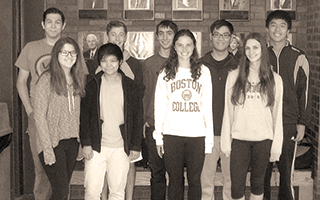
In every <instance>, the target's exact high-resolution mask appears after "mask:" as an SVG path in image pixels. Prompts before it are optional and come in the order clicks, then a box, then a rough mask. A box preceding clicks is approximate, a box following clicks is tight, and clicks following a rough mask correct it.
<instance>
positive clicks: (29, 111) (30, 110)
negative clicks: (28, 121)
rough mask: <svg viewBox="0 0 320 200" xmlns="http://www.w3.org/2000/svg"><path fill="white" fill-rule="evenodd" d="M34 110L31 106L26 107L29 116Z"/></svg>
mask: <svg viewBox="0 0 320 200" xmlns="http://www.w3.org/2000/svg"><path fill="white" fill-rule="evenodd" d="M32 112H33V109H32V108H30V109H28V110H27V109H26V113H27V115H28V117H29V116H30V114H31V113H32Z"/></svg>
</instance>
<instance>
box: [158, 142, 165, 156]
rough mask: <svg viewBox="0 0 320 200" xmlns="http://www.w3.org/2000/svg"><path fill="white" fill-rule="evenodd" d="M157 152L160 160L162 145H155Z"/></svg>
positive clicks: (162, 151)
mask: <svg viewBox="0 0 320 200" xmlns="http://www.w3.org/2000/svg"><path fill="white" fill-rule="evenodd" d="M157 152H158V155H159V157H160V158H162V157H163V154H164V149H163V145H157Z"/></svg>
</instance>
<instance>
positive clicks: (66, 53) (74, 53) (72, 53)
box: [60, 50, 78, 57]
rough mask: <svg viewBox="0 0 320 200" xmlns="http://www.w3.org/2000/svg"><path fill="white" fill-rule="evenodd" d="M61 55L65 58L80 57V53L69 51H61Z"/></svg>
mask: <svg viewBox="0 0 320 200" xmlns="http://www.w3.org/2000/svg"><path fill="white" fill-rule="evenodd" d="M60 53H61V55H62V56H64V57H67V56H68V55H70V56H71V57H76V56H77V55H78V53H77V52H75V51H67V50H62V51H60Z"/></svg>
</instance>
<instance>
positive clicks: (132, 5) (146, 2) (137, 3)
mask: <svg viewBox="0 0 320 200" xmlns="http://www.w3.org/2000/svg"><path fill="white" fill-rule="evenodd" d="M128 8H129V10H149V9H150V0H128Z"/></svg>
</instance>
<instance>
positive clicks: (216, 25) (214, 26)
mask: <svg viewBox="0 0 320 200" xmlns="http://www.w3.org/2000/svg"><path fill="white" fill-rule="evenodd" d="M222 26H226V27H228V29H229V31H230V34H232V33H233V31H234V28H233V25H232V24H231V23H230V22H228V21H226V20H224V19H220V20H217V21H215V22H213V23H212V24H211V26H210V31H211V32H210V33H212V32H213V31H214V30H215V29H220V28H221V27H222Z"/></svg>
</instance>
